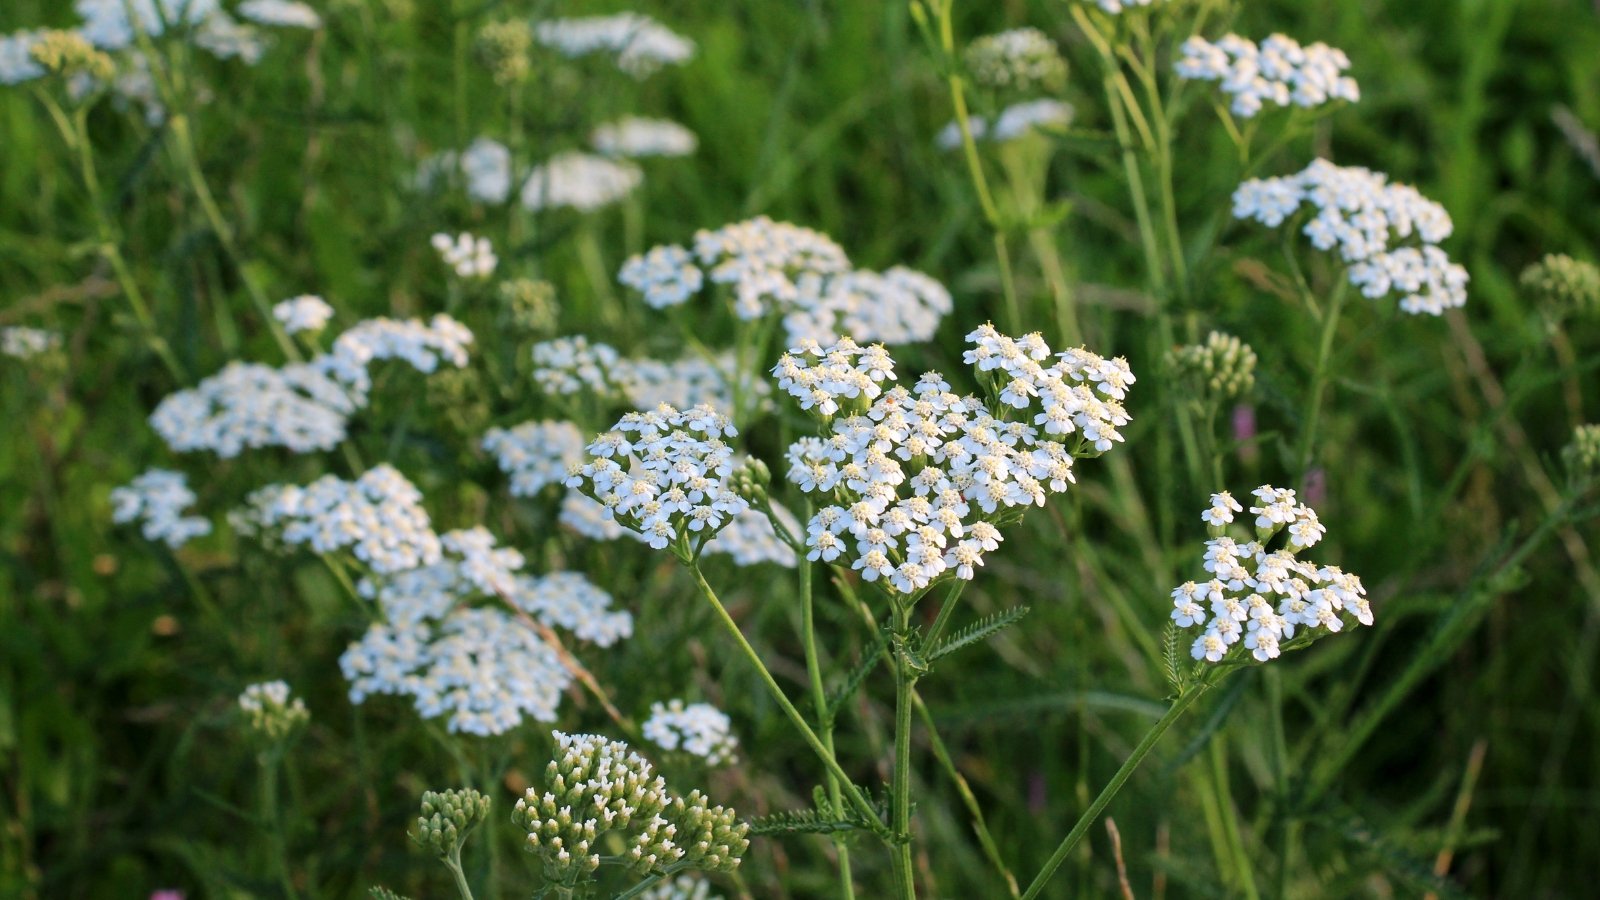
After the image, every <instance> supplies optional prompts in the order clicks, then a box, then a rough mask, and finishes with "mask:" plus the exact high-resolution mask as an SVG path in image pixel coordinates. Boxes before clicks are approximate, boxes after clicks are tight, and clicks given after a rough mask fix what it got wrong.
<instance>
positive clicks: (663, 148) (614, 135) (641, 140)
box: [589, 116, 700, 159]
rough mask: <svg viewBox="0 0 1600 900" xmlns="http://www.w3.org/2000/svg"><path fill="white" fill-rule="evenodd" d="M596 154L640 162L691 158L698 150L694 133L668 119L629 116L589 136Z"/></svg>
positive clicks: (600, 127)
mask: <svg viewBox="0 0 1600 900" xmlns="http://www.w3.org/2000/svg"><path fill="white" fill-rule="evenodd" d="M589 144H590V146H592V147H594V149H595V151H596V152H597V153H600V154H602V155H605V156H611V157H625V158H631V159H637V158H639V157H645V156H688V155H690V154H692V153H694V151H695V148H696V147H697V146H699V144H700V142H699V140H698V139H697V138H696V137H695V136H694V132H692V131H690V130H689V129H687V128H685V127H683V126H682V125H679V124H678V123H677V122H672V121H668V120H666V119H646V118H641V117H639V116H626V117H624V118H621V119H618V120H617V121H615V122H608V123H606V124H604V125H601V126H599V127H598V128H596V129H595V130H594V132H593V133H592V134H590V136H589Z"/></svg>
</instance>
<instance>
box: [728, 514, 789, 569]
mask: <svg viewBox="0 0 1600 900" xmlns="http://www.w3.org/2000/svg"><path fill="white" fill-rule="evenodd" d="M772 512H773V515H775V516H777V517H778V519H779V520H780V521H781V522H782V523H783V526H784V527H785V528H787V529H789V533H790V534H800V533H802V532H801V528H800V523H799V522H798V521H796V520H795V518H794V516H793V515H792V514H791V513H790V512H789V511H788V510H786V509H784V508H783V507H781V506H773V507H772ZM705 552H706V553H707V554H714V553H720V554H723V555H725V556H728V557H729V558H731V559H732V560H733V562H734V565H738V566H754V565H759V564H761V563H776V564H777V565H780V566H783V567H784V568H786V569H792V568H794V567H795V563H796V557H795V552H794V548H793V547H791V546H789V544H788V543H786V542H785V541H784V540H783V538H781V537H779V535H778V532H777V530H776V529H774V528H773V527H772V522H771V520H769V519H768V518H767V515H766V513H764V512H762V511H760V510H758V509H747V510H745V511H744V512H742V513H740V514H738V515H737V516H734V517H733V519H732V521H730V522H729V523H728V527H726V528H724V529H722V531H721V532H720V533H718V534H717V536H716V537H715V538H713V539H712V540H711V542H710V543H708V544H706V549H705Z"/></svg>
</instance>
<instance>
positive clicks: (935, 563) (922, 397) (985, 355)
mask: <svg viewBox="0 0 1600 900" xmlns="http://www.w3.org/2000/svg"><path fill="white" fill-rule="evenodd" d="M968 340H969V342H970V343H971V349H970V350H968V351H967V354H966V361H967V362H968V363H970V364H972V365H974V366H975V368H976V369H977V371H978V376H979V379H980V381H981V382H982V383H983V384H984V386H985V388H986V389H987V390H988V391H989V393H991V394H992V395H993V396H994V398H995V401H994V404H995V405H994V406H993V407H992V408H991V406H990V404H989V403H988V402H986V401H984V400H983V399H980V398H978V397H974V396H967V397H962V396H959V395H957V394H955V393H952V392H951V390H950V385H949V384H948V383H947V382H946V381H945V380H944V378H943V377H942V376H941V375H939V374H938V373H935V372H930V373H928V374H925V375H923V376H922V378H920V379H919V380H918V381H917V383H916V385H915V386H914V387H913V388H911V389H907V388H904V387H902V386H899V385H893V386H887V385H890V384H891V383H892V382H893V381H894V379H895V374H894V364H893V360H892V359H891V358H890V357H889V355H888V353H887V352H886V351H885V350H884V349H883V348H882V347H881V346H874V347H862V346H860V345H858V344H856V343H855V342H854V341H851V340H848V339H846V340H841V341H839V342H837V343H835V344H833V345H832V346H829V347H826V348H823V347H819V346H817V345H815V344H802V345H801V346H798V347H796V348H795V349H794V350H792V351H791V352H790V353H787V354H785V355H784V356H783V357H782V358H781V359H780V360H779V361H778V364H777V366H776V367H775V368H774V369H773V375H774V376H776V377H777V379H778V385H779V387H780V389H783V390H785V391H788V392H789V393H790V394H791V395H793V396H795V397H796V398H798V399H799V400H800V404H801V406H802V408H805V409H809V410H811V411H812V412H813V413H815V414H816V415H818V416H819V417H821V418H822V419H823V420H824V422H825V423H826V425H827V431H826V432H825V433H824V434H823V435H822V436H819V437H805V438H801V439H800V440H799V441H796V442H795V443H794V444H793V445H792V446H791V447H790V448H789V471H788V478H789V480H790V481H791V482H792V483H794V484H796V485H797V486H799V488H800V489H801V490H802V491H806V492H808V493H816V494H820V495H824V496H826V497H829V498H830V499H832V500H833V501H834V502H833V503H832V504H830V505H827V506H824V507H822V508H821V509H819V510H818V511H817V513H816V515H815V516H813V517H812V519H811V521H810V522H809V523H808V524H807V526H806V546H807V547H809V548H810V552H809V553H808V554H807V556H808V558H809V559H812V560H821V561H824V562H834V561H836V560H839V559H840V558H841V557H843V558H845V559H849V560H851V568H853V569H856V570H858V571H860V572H861V575H862V578H863V579H864V580H867V581H880V580H881V581H882V582H883V583H884V585H885V587H886V588H887V589H889V590H892V591H896V592H899V593H902V594H915V593H918V592H920V591H922V590H924V589H926V588H927V587H928V586H929V585H930V584H932V583H933V581H934V580H936V579H938V578H939V577H941V576H942V575H944V574H946V573H951V574H953V575H955V577H957V578H962V579H971V578H973V577H974V574H975V569H976V567H978V566H981V565H982V564H983V559H984V555H985V554H986V553H988V552H989V551H992V550H994V549H996V548H997V547H998V546H999V544H1000V541H1001V540H1002V538H1001V534H1000V530H999V528H998V527H997V525H998V524H1001V523H1004V522H1005V521H1007V520H1008V519H1010V518H1012V517H1013V516H1014V515H1020V513H1021V512H1022V511H1023V510H1024V509H1025V508H1026V507H1028V506H1042V505H1043V504H1044V502H1045V499H1046V497H1047V496H1048V495H1050V494H1055V493H1060V492H1063V491H1065V490H1066V489H1067V486H1068V485H1069V484H1071V483H1073V481H1074V476H1073V461H1074V459H1075V458H1077V457H1080V456H1094V455H1098V454H1100V453H1102V452H1104V451H1106V450H1108V449H1110V448H1111V447H1112V446H1113V445H1114V444H1115V443H1117V442H1119V441H1121V440H1122V436H1121V433H1120V432H1119V430H1118V429H1119V428H1120V427H1121V426H1122V425H1125V424H1127V422H1128V421H1129V419H1128V415H1127V412H1126V411H1125V410H1124V409H1123V408H1122V400H1123V398H1124V397H1125V396H1126V393H1127V387H1128V386H1129V385H1131V384H1132V383H1133V382H1134V380H1135V379H1134V376H1133V373H1132V372H1131V371H1130V370H1129V369H1128V366H1127V363H1126V362H1125V361H1123V360H1120V359H1116V360H1107V359H1105V358H1103V357H1100V356H1098V355H1096V354H1094V353H1090V352H1089V351H1087V350H1084V349H1081V348H1080V349H1076V350H1068V351H1065V352H1063V353H1059V354H1052V353H1051V350H1050V348H1049V346H1048V345H1047V344H1046V343H1045V342H1044V339H1043V338H1042V337H1041V336H1040V335H1038V334H1030V335H1026V336H1024V337H1023V338H1020V339H1013V338H1010V337H1007V336H1005V335H1003V334H1000V333H999V332H998V331H996V330H995V329H994V327H993V326H990V325H985V326H983V327H981V328H979V329H977V330H976V331H973V332H972V333H971V334H970V335H968ZM1046 361H1049V364H1048V365H1047V364H1046ZM886 386H887V387H886ZM1019 417H1020V418H1019Z"/></svg>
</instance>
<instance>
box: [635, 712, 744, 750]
mask: <svg viewBox="0 0 1600 900" xmlns="http://www.w3.org/2000/svg"><path fill="white" fill-rule="evenodd" d="M642 731H643V733H644V736H645V738H646V739H647V740H649V741H650V742H652V743H654V744H655V745H656V746H657V747H660V748H661V749H663V750H666V751H669V752H683V753H688V754H689V755H691V756H698V757H700V758H701V759H703V760H705V761H706V763H707V764H708V765H713V766H723V765H727V764H729V763H731V762H734V761H735V760H736V759H737V756H738V752H739V739H738V738H736V737H734V736H733V723H732V722H731V721H730V720H729V719H728V714H727V713H725V712H723V711H722V710H720V709H717V708H716V707H715V706H712V705H711V704H709V703H688V704H686V703H684V702H683V701H682V700H672V701H670V702H667V703H661V702H659V701H658V702H656V703H652V704H650V718H648V719H646V720H645V721H644V726H643V728H642Z"/></svg>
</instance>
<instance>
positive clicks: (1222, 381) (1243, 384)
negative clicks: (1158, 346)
mask: <svg viewBox="0 0 1600 900" xmlns="http://www.w3.org/2000/svg"><path fill="white" fill-rule="evenodd" d="M1168 361H1169V363H1170V364H1171V366H1172V367H1173V369H1174V371H1176V372H1177V373H1178V377H1180V378H1183V379H1185V380H1187V381H1188V382H1189V383H1190V384H1191V385H1192V386H1193V387H1194V388H1195V389H1197V390H1199V391H1201V392H1203V393H1204V394H1205V396H1206V399H1209V400H1217V401H1224V400H1235V399H1238V398H1239V397H1243V396H1244V395H1246V394H1248V393H1250V389H1251V388H1253V387H1255V383H1256V352H1255V351H1254V350H1252V349H1250V345H1249V344H1246V343H1245V342H1244V341H1241V340H1239V339H1238V338H1236V337H1234V336H1233V335H1231V334H1223V333H1222V332H1220V331H1213V332H1211V334H1210V335H1209V336H1207V337H1206V342H1205V343H1204V344H1189V345H1187V346H1183V347H1178V348H1175V349H1174V350H1173V351H1172V354H1171V356H1170V357H1169V359H1168Z"/></svg>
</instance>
